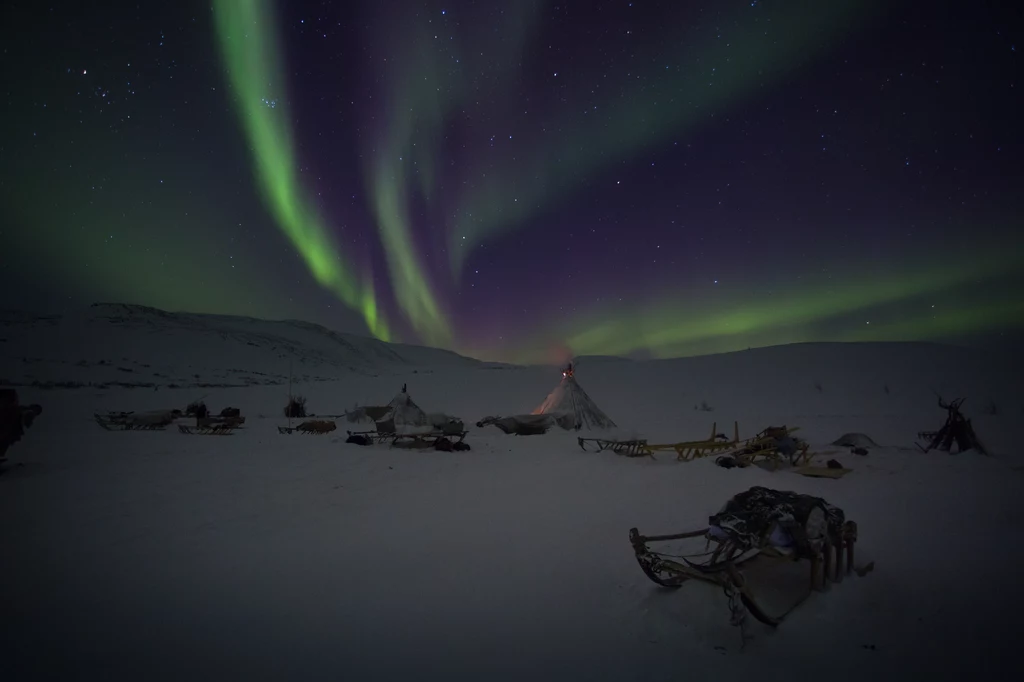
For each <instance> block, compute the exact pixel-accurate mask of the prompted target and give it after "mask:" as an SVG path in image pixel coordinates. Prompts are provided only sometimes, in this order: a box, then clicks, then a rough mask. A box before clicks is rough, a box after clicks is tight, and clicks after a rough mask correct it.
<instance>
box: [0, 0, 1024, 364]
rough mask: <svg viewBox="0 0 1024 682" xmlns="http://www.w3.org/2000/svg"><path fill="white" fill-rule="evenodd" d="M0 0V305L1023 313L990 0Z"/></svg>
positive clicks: (888, 318)
mask: <svg viewBox="0 0 1024 682" xmlns="http://www.w3.org/2000/svg"><path fill="white" fill-rule="evenodd" d="M0 12H2V15H0V37H2V41H0V42H2V46H3V53H2V65H3V66H2V68H3V76H2V84H3V88H2V95H3V97H2V100H0V106H2V108H0V112H2V115H3V125H2V147H0V203H2V206H3V221H2V224H0V269H2V274H0V279H2V284H3V290H4V295H3V298H2V301H0V303H2V304H3V306H4V307H8V308H10V307H17V308H34V309H46V310H54V311H60V310H72V309H80V308H81V307H82V306H84V305H86V304H89V303H92V302H95V301H116V302H130V303H139V304H144V305H151V306H156V307H159V308H163V309H169V310H184V311H192V312H216V313H226V314H242V315H252V316H257V317H269V318H275V319H278V318H295V319H305V320H310V321H314V322H318V323H321V324H324V325H326V326H329V327H331V328H334V329H337V330H340V331H354V332H358V333H372V334H373V335H376V336H378V337H380V338H383V339H386V340H396V341H405V342H414V343H424V344H429V345H435V346H441V347H446V348H452V349H455V350H458V351H460V352H464V353H468V354H472V355H475V356H478V357H485V358H492V359H504V360H514V361H532V360H544V359H557V358H559V357H560V356H561V355H562V354H565V353H575V354H617V355H630V356H641V357H643V356H655V357H667V356H675V355H688V354H694V353H705V352H718V351H728V350H736V349H740V348H747V347H751V346H764V345H770V344H776V343H788V342H795V341H859V340H956V339H967V338H999V337H1003V336H1007V335H1012V334H1015V333H1018V332H1019V331H1020V330H1021V329H1024V286H1022V281H1024V256H1022V255H1021V254H1022V253H1024V248H1022V247H1024V244H1022V242H1024V240H1022V237H1021V227H1022V219H1021V216H1022V208H1024V169H1022V167H1021V155H1022V152H1024V133H1022V123H1024V106H1022V104H1024V100H1022V96H1024V78H1022V68H1021V61H1020V60H1021V55H1022V51H1024V32H1022V26H1024V22H1022V10H1021V9H1020V7H1019V6H1017V3H1012V2H994V1H992V2H985V1H980V2H972V3H953V2H948V3H943V2H916V1H915V2H900V1H898V0H891V1H890V2H877V3H874V2H867V1H864V0H829V1H828V2H822V1H820V0H814V1H803V0H801V1H784V0H757V1H752V0H745V1H732V0H729V1H726V0H722V1H713V0H705V1H703V2H688V1H686V0H675V1H674V2H645V1H643V0H639V1H635V2H628V1H625V0H616V1H615V2H604V1H599V0H555V1H554V2H529V1H527V0H508V1H505V2H500V1H498V0H494V1H493V2H488V1H485V0H479V1H477V2H473V1H470V0H444V1H438V2H434V1H432V0H431V1H426V2H424V1H419V2H400V1H398V0H376V1H368V2H357V1H356V0H351V1H348V2H330V1H309V2H304V1H299V0H288V2H284V1H283V0H277V1H276V2H275V1H272V0H214V1H213V2H212V5H211V3H210V2H209V0H207V2H191V1H189V0H182V1H181V2H161V3H151V2H132V3H118V2H107V3H71V2H64V3H60V2H45V1H42V0H40V1H38V2H37V1H35V0H32V1H30V2H22V1H18V0H8V2H5V3H4V6H3V8H2V10H0Z"/></svg>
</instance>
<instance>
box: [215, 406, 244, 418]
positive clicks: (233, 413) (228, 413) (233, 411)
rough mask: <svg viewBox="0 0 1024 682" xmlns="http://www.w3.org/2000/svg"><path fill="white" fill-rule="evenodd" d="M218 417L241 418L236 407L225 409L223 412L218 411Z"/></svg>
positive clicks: (240, 413) (239, 411)
mask: <svg viewBox="0 0 1024 682" xmlns="http://www.w3.org/2000/svg"><path fill="white" fill-rule="evenodd" d="M220 416H222V417H241V416H242V411H241V410H240V409H238V408H237V407H225V408H224V409H223V410H221V411H220Z"/></svg>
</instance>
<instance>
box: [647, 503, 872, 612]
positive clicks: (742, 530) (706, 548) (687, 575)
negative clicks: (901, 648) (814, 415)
mask: <svg viewBox="0 0 1024 682" xmlns="http://www.w3.org/2000/svg"><path fill="white" fill-rule="evenodd" d="M701 540H703V543H701V542H700V541H701ZM629 541H630V544H631V545H632V547H633V551H634V553H635V554H636V559H637V562H638V563H639V564H640V568H641V569H642V570H643V572H644V574H646V575H647V577H648V578H650V579H651V580H652V581H653V582H655V583H657V584H658V585H661V586H663V587H669V588H678V587H680V586H681V585H682V584H683V583H685V582H686V581H687V580H690V579H691V578H692V579H695V580H700V581H703V582H707V583H711V584H713V585H717V586H718V587H721V588H722V590H723V591H724V592H725V594H726V596H727V597H728V601H729V609H730V614H731V622H732V624H733V625H737V626H743V625H744V623H745V616H746V613H747V612H749V613H750V614H751V615H752V616H754V618H756V619H757V620H759V621H761V622H762V623H765V624H767V625H769V626H772V627H775V626H777V625H779V623H781V622H782V620H783V619H784V618H785V617H786V616H787V615H788V614H789V613H790V612H792V611H793V609H795V608H796V607H797V606H799V605H800V604H801V603H803V601H804V600H805V599H807V597H809V596H810V595H811V594H813V593H814V592H816V591H821V590H823V589H824V588H825V586H826V584H827V583H829V582H832V581H834V582H837V583H838V582H841V581H842V580H843V577H844V575H846V574H848V573H850V571H851V570H853V571H855V572H856V573H857V574H858V575H864V574H866V573H867V572H868V571H870V570H871V569H872V568H873V563H872V564H869V565H868V566H867V567H865V568H854V546H855V544H856V542H857V524H856V523H855V522H853V521H851V520H848V519H847V518H846V516H845V514H844V512H843V510H842V509H839V508H838V507H834V506H833V505H831V504H829V503H828V502H826V501H825V500H823V499H821V498H819V497H813V496H811V495H803V494H799V493H794V492H788V491H780V490H772V489H770V488H763V487H759V486H755V487H753V488H750V489H749V490H747V491H745V492H742V493H740V494H738V495H736V496H735V497H733V498H732V499H730V500H729V501H728V502H727V503H726V504H725V506H724V507H723V508H722V509H721V511H719V512H718V513H717V514H715V515H713V516H711V517H710V518H709V519H708V525H707V526H706V527H704V528H700V529H698V530H692V531H687V532H682V533H676V534H672V535H641V534H640V532H639V531H638V530H637V529H636V528H632V529H630V531H629ZM701 545H703V547H702V546H701ZM762 559H777V560H783V561H789V562H806V564H807V565H808V567H809V575H808V578H807V581H806V582H805V583H804V585H803V588H801V589H798V590H797V592H798V596H797V598H796V599H795V600H791V603H789V604H788V605H786V606H782V607H777V608H774V609H773V608H771V607H770V606H768V605H767V604H766V603H764V600H763V599H761V598H759V597H758V595H757V594H756V593H755V590H754V588H753V587H752V586H751V584H750V583H749V582H748V581H747V578H746V576H745V575H744V573H743V571H742V570H741V569H746V568H749V567H752V566H753V565H754V564H755V562H757V561H759V560H762Z"/></svg>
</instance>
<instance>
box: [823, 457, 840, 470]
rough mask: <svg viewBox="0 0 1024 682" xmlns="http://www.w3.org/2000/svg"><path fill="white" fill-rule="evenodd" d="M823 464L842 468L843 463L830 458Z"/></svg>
mask: <svg viewBox="0 0 1024 682" xmlns="http://www.w3.org/2000/svg"><path fill="white" fill-rule="evenodd" d="M825 464H826V466H828V468H829V469H842V468H843V465H842V464H840V463H839V460H838V459H830V460H829V461H828V462H826V463H825Z"/></svg>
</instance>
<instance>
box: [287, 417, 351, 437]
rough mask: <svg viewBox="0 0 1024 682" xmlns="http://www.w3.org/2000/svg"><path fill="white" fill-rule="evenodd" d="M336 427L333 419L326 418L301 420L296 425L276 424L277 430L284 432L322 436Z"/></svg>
mask: <svg viewBox="0 0 1024 682" xmlns="http://www.w3.org/2000/svg"><path fill="white" fill-rule="evenodd" d="M337 429H338V425H337V424H335V423H334V422H333V421H330V420H327V419H314V420H311V421H305V422H302V423H301V424H299V425H298V426H278V427H277V432H278V433H284V434H289V433H304V434H307V435H314V436H323V435H326V434H328V433H333V432H334V431H336V430H337ZM350 433H351V432H350Z"/></svg>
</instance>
